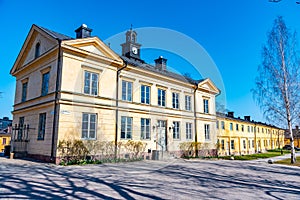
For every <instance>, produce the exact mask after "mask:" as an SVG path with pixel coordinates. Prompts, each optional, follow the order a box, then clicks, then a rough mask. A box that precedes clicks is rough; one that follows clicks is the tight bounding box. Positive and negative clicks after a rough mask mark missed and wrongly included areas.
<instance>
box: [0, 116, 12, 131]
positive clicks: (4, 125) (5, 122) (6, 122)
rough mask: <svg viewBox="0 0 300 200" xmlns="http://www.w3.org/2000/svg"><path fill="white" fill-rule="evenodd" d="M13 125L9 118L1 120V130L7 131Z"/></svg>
mask: <svg viewBox="0 0 300 200" xmlns="http://www.w3.org/2000/svg"><path fill="white" fill-rule="evenodd" d="M11 124H12V120H10V119H9V118H8V117H3V119H0V130H3V129H6V128H7V127H8V126H10V125H11Z"/></svg>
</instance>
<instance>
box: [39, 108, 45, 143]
mask: <svg viewBox="0 0 300 200" xmlns="http://www.w3.org/2000/svg"><path fill="white" fill-rule="evenodd" d="M45 127H46V113H41V114H40V116H39V129H38V138H37V139H38V140H44V138H45Z"/></svg>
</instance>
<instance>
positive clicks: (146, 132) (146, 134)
mask: <svg viewBox="0 0 300 200" xmlns="http://www.w3.org/2000/svg"><path fill="white" fill-rule="evenodd" d="M141 139H150V119H145V118H142V119H141Z"/></svg>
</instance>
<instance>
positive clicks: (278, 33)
mask: <svg viewBox="0 0 300 200" xmlns="http://www.w3.org/2000/svg"><path fill="white" fill-rule="evenodd" d="M299 69H300V68H299V58H298V56H297V52H296V33H295V32H294V33H292V32H291V31H290V30H289V29H288V28H287V27H286V25H285V22H284V20H283V18H282V17H278V18H276V19H275V21H274V25H273V28H272V29H271V31H270V32H269V33H268V40H267V43H266V44H265V45H264V46H263V49H262V64H261V65H260V66H259V67H258V72H259V75H258V76H257V77H256V80H255V89H253V90H252V92H253V95H254V98H255V99H256V101H257V103H258V104H259V105H260V108H261V110H262V111H263V112H264V116H265V117H266V118H267V120H268V121H272V122H273V123H276V125H279V126H281V127H283V126H284V127H286V128H287V129H288V131H289V134H290V141H291V147H292V149H291V163H295V161H296V158H295V150H294V139H293V132H292V127H293V125H294V124H295V123H296V122H297V120H299V111H300V109H299V102H300V101H299V100H300V87H299V86H300V84H299V83H300V82H299V80H300V73H299Z"/></svg>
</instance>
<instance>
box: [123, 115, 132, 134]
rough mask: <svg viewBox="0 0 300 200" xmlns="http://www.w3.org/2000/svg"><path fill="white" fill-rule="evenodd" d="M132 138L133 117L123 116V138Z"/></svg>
mask: <svg viewBox="0 0 300 200" xmlns="http://www.w3.org/2000/svg"><path fill="white" fill-rule="evenodd" d="M131 138H132V117H125V116H122V117H121V139H131Z"/></svg>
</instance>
